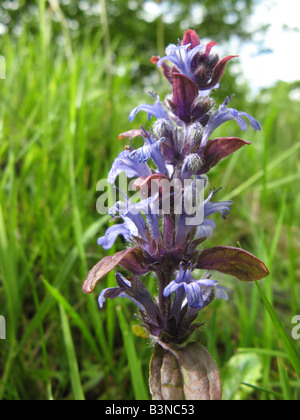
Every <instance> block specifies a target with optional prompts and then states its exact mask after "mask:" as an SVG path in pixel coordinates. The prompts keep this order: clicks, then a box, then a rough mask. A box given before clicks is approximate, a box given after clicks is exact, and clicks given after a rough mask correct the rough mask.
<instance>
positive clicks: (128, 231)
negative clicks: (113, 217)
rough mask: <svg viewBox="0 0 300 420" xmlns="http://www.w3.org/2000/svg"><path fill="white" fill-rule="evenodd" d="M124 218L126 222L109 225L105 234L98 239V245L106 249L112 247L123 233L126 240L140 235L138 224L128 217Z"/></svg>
mask: <svg viewBox="0 0 300 420" xmlns="http://www.w3.org/2000/svg"><path fill="white" fill-rule="evenodd" d="M124 220H125V221H124V223H121V224H118V225H114V226H111V227H109V228H108V229H107V231H106V232H105V235H104V236H102V237H101V238H99V239H98V245H100V246H102V247H103V248H104V249H110V248H111V247H112V246H113V245H114V243H115V241H116V239H117V237H118V236H119V235H123V237H124V239H125V240H126V241H130V239H131V238H132V237H133V236H138V229H137V227H136V225H135V224H134V223H133V222H132V221H131V220H130V219H128V218H124Z"/></svg>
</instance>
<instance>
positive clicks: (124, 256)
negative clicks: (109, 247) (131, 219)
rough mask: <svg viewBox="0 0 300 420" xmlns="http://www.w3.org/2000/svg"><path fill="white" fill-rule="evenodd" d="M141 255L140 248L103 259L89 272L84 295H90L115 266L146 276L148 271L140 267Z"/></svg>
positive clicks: (84, 286)
mask: <svg viewBox="0 0 300 420" xmlns="http://www.w3.org/2000/svg"><path fill="white" fill-rule="evenodd" d="M142 261H143V253H142V251H141V249H140V248H138V247H135V248H129V249H125V250H123V251H120V252H117V253H116V254H115V255H113V256H108V257H104V258H103V259H102V260H101V261H99V262H98V264H96V265H95V266H94V267H93V268H92V269H91V270H90V272H89V274H88V276H87V278H86V279H85V281H84V283H83V286H82V290H83V292H84V293H85V294H88V293H92V292H93V290H94V289H95V286H96V284H97V283H98V282H99V281H100V280H101V279H103V277H105V276H106V275H107V274H108V273H110V272H111V271H112V270H113V269H114V268H116V267H117V265H120V266H122V267H123V268H125V269H126V270H128V271H131V272H132V273H134V274H137V275H143V274H146V273H147V272H148V271H149V270H148V269H147V268H143V267H142Z"/></svg>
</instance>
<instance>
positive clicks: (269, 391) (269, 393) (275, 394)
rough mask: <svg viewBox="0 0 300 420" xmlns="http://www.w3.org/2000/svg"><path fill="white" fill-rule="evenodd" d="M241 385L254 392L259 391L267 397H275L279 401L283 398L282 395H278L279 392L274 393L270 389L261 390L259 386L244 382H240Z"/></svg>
mask: <svg viewBox="0 0 300 420" xmlns="http://www.w3.org/2000/svg"><path fill="white" fill-rule="evenodd" d="M242 385H245V386H248V387H250V388H252V389H255V390H256V391H260V392H263V393H265V394H268V395H273V396H274V397H276V398H278V399H280V400H284V396H283V395H282V394H280V393H279V392H275V391H272V390H270V389H266V388H262V387H260V386H256V385H251V384H247V383H246V382H242Z"/></svg>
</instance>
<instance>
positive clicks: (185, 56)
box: [157, 44, 205, 80]
mask: <svg viewBox="0 0 300 420" xmlns="http://www.w3.org/2000/svg"><path fill="white" fill-rule="evenodd" d="M190 45H191V44H187V45H179V46H178V45H175V44H171V45H169V46H168V47H167V48H166V56H165V57H163V58H161V59H160V60H159V61H158V62H157V67H158V68H160V67H161V65H162V63H163V62H164V61H165V60H168V61H171V63H173V64H174V65H175V66H176V67H177V69H178V70H179V71H180V72H181V73H182V74H184V75H185V76H187V77H189V78H190V79H192V80H193V79H194V72H193V71H192V61H193V58H194V57H195V55H196V54H197V53H199V52H200V51H201V50H205V45H197V46H196V47H194V48H192V49H190Z"/></svg>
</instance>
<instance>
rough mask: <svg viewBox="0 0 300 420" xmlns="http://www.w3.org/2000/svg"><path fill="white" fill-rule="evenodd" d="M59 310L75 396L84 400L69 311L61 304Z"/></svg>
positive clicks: (79, 399) (77, 399)
mask: <svg viewBox="0 0 300 420" xmlns="http://www.w3.org/2000/svg"><path fill="white" fill-rule="evenodd" d="M59 311H60V319H61V326H62V333H63V339H64V343H65V347H66V353H67V358H68V364H69V373H70V380H71V387H72V391H73V396H74V399H75V400H76V401H84V400H85V397H84V394H83V390H82V385H81V381H80V374H79V368H78V362H77V357H76V352H75V347H74V343H73V339H72V334H71V330H70V325H69V321H68V317H67V313H66V311H65V309H64V307H63V306H62V305H59Z"/></svg>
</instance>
